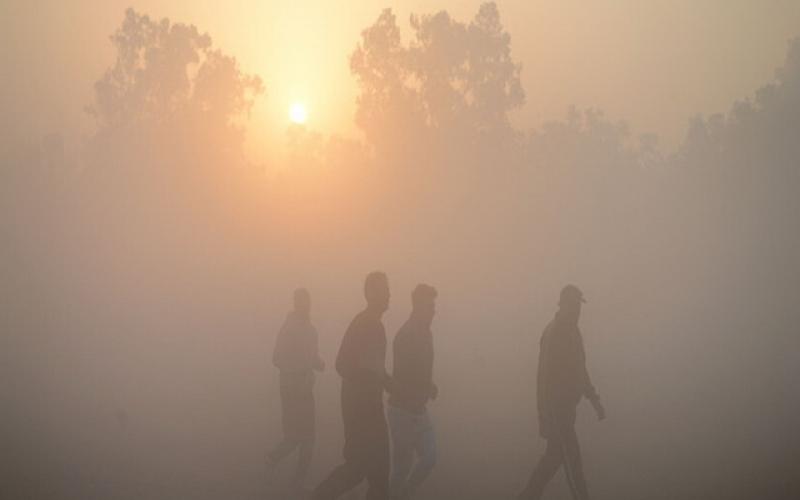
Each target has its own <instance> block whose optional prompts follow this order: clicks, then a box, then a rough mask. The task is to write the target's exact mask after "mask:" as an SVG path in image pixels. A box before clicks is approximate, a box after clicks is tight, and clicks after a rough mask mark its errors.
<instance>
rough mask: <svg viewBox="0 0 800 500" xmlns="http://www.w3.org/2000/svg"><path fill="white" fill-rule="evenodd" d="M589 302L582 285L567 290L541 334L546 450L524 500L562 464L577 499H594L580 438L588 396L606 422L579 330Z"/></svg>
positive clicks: (540, 407) (541, 408) (539, 380)
mask: <svg viewBox="0 0 800 500" xmlns="http://www.w3.org/2000/svg"><path fill="white" fill-rule="evenodd" d="M585 302H586V300H584V298H583V292H581V291H580V289H578V287H576V286H575V285H567V286H565V287H564V288H563V289H562V290H561V296H560V299H559V302H558V306H559V309H558V311H557V312H556V315H555V318H553V320H552V321H551V322H550V323H549V324H548V325H547V328H545V330H544V333H543V334H542V339H541V342H540V348H539V370H538V375H537V401H536V402H537V406H538V410H539V433H540V434H541V435H542V437H543V438H545V439H546V440H547V448H546V449H545V453H544V456H542V458H541V460H539V463H538V464H537V465H536V468H534V470H533V473H532V474H531V477H530V479H529V481H528V484H527V486H526V487H525V489H524V490H523V491H522V493H521V494H520V496H519V498H520V499H538V498H540V497H541V495H542V492H543V491H544V487H545V486H546V485H547V483H548V482H549V481H550V480H551V479H552V478H553V476H554V475H555V473H556V472H557V471H558V469H559V468H560V467H561V466H562V465H563V466H564V472H565V475H566V477H567V483H568V485H569V488H570V491H571V493H572V497H573V498H575V499H578V500H587V499H588V498H589V494H588V491H587V487H586V480H585V479H584V477H583V465H582V463H581V453H580V448H579V446H578V437H577V435H576V434H575V413H576V409H577V406H578V403H579V402H580V401H581V399H582V398H584V397H586V398H587V399H588V400H589V401H590V402H591V404H592V406H593V407H594V410H595V412H596V413H597V418H598V419H599V420H603V419H604V418H605V409H604V408H603V405H602V404H601V403H600V396H598V395H597V391H595V389H594V386H593V385H592V382H591V380H590V379H589V373H588V372H587V371H586V355H585V353H584V350H583V337H581V332H580V330H579V329H578V318H579V317H580V313H581V306H582V305H583V304H584V303H585Z"/></svg>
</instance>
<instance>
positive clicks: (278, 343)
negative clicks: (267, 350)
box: [272, 320, 288, 370]
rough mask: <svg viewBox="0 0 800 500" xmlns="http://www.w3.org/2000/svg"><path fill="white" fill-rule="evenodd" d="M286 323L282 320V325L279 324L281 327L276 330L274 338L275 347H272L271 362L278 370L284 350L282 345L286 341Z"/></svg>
mask: <svg viewBox="0 0 800 500" xmlns="http://www.w3.org/2000/svg"><path fill="white" fill-rule="evenodd" d="M287 321H288V320H287ZM286 323H287V322H284V323H283V326H281V329H280V330H279V331H278V335H277V337H276V338H275V347H273V349H272V364H273V365H274V366H275V367H276V368H278V369H279V370H280V369H281V365H282V364H283V352H284V351H285V350H286V349H285V346H284V344H285V343H286V340H285V339H284V337H285V336H286Z"/></svg>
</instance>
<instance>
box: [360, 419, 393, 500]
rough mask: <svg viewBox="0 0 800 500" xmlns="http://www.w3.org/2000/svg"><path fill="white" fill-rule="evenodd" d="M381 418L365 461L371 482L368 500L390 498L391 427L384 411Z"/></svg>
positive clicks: (366, 471) (385, 499) (369, 481)
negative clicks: (388, 425) (387, 422)
mask: <svg viewBox="0 0 800 500" xmlns="http://www.w3.org/2000/svg"><path fill="white" fill-rule="evenodd" d="M379 418H380V420H379V421H377V422H376V423H375V424H376V431H378V432H376V434H375V435H374V439H375V440H374V441H372V442H371V443H370V444H371V446H370V447H369V453H368V454H367V457H366V458H367V462H366V463H365V473H366V476H367V483H369V487H368V488H367V496H366V500H388V499H389V429H388V428H387V425H386V417H385V416H384V415H383V412H381V413H380V415H379Z"/></svg>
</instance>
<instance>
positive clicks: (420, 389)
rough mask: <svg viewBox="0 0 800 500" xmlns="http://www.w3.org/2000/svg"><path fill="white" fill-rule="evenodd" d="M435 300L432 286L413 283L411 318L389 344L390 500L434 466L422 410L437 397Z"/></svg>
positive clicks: (408, 491) (404, 494) (405, 494)
mask: <svg viewBox="0 0 800 500" xmlns="http://www.w3.org/2000/svg"><path fill="white" fill-rule="evenodd" d="M436 296H437V292H436V289H435V288H433V287H432V286H429V285H424V284H421V285H417V287H416V288H415V289H414V291H413V292H412V294H411V303H412V310H411V316H410V317H409V318H408V321H406V322H405V324H403V326H402V327H401V328H400V330H399V331H398V332H397V335H396V336H395V338H394V342H393V344H392V347H393V349H392V352H393V356H394V358H393V359H394V363H393V365H392V370H393V371H392V393H391V395H390V396H389V405H388V409H387V416H388V418H389V428H390V430H391V436H392V475H391V483H390V488H391V493H392V498H393V499H406V498H410V497H411V495H412V494H413V493H414V492H415V491H416V490H417V488H418V487H419V485H420V484H422V482H423V481H424V480H425V479H426V478H427V477H428V475H429V474H430V472H431V470H432V469H433V466H434V465H435V464H436V435H435V433H434V431H433V424H432V423H431V419H430V416H429V415H428V410H427V408H426V405H427V403H428V401H429V400H432V399H436V397H437V395H438V393H439V390H438V388H437V387H436V384H434V383H433V334H432V333H431V323H432V322H433V317H434V315H435V314H436V304H435V301H436ZM415 454H416V458H417V461H416V463H414V455H415ZM412 465H413V469H412Z"/></svg>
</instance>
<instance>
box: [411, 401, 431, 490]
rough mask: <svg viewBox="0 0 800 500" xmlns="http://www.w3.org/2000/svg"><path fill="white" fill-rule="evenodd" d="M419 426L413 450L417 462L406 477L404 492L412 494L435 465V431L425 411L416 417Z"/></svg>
mask: <svg viewBox="0 0 800 500" xmlns="http://www.w3.org/2000/svg"><path fill="white" fill-rule="evenodd" d="M418 425H419V428H418V429H417V434H416V436H415V450H416V452H417V463H416V464H415V465H414V470H413V471H412V472H411V477H409V478H408V483H407V485H406V494H407V495H412V494H413V493H414V492H415V491H417V488H419V485H421V484H422V482H423V481H425V479H427V478H428V476H429V475H430V473H431V471H432V470H433V467H434V466H435V465H436V432H435V431H434V430H433V423H432V422H431V420H430V416H429V415H428V413H427V412H426V413H425V414H424V415H422V416H420V417H419V419H418Z"/></svg>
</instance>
